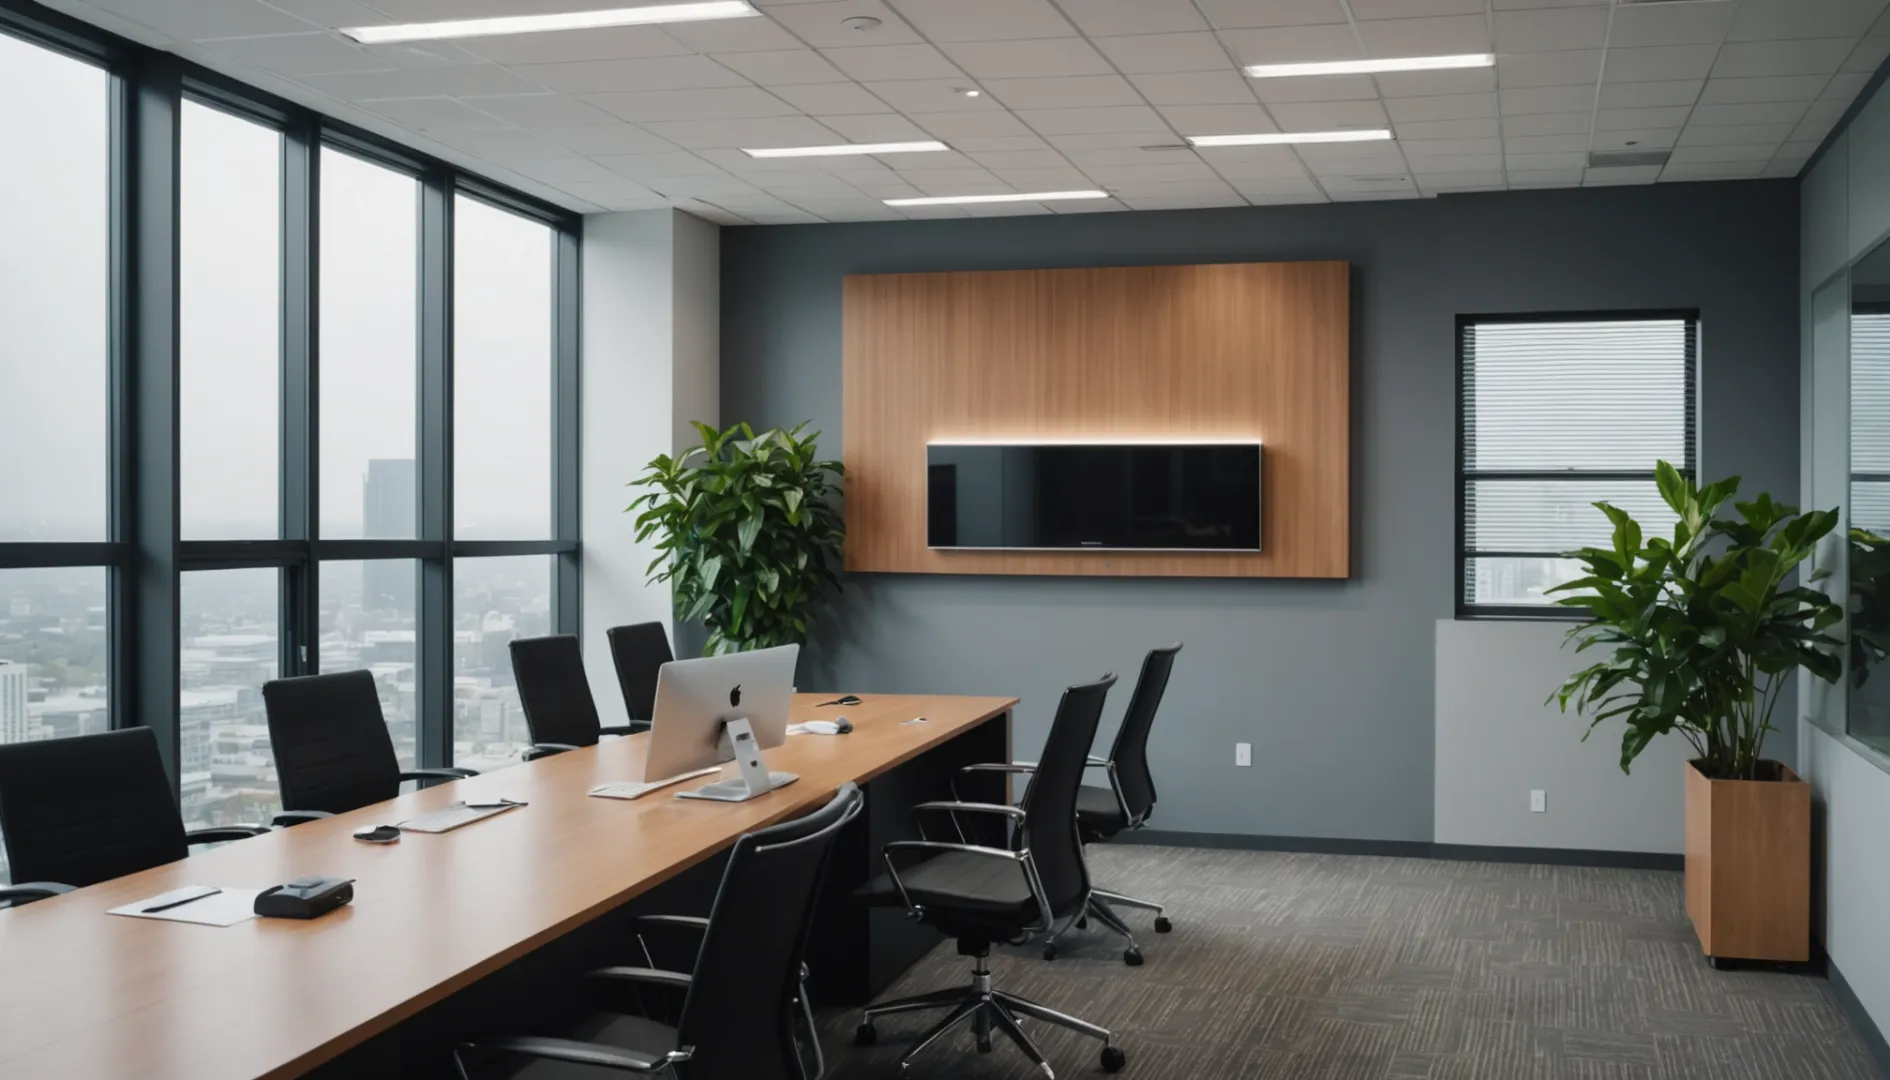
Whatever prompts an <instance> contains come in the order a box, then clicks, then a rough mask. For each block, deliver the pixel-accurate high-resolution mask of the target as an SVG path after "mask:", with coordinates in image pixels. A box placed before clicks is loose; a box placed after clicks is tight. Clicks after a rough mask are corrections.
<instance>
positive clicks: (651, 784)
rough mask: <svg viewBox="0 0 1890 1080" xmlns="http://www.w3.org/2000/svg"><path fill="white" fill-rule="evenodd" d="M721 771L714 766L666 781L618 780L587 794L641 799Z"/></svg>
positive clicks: (598, 786) (605, 797) (601, 785)
mask: <svg viewBox="0 0 1890 1080" xmlns="http://www.w3.org/2000/svg"><path fill="white" fill-rule="evenodd" d="M721 771H722V767H721V766H720V765H714V766H711V767H709V768H707V769H697V770H695V771H694V772H686V773H683V774H681V775H679V776H672V777H670V778H669V779H667V780H647V781H636V780H619V781H617V782H616V783H614V784H599V785H597V786H596V787H594V788H592V789H591V790H590V791H589V792H588V794H590V795H594V796H596V797H597V798H600V799H641V798H642V797H643V796H645V795H648V794H649V793H650V792H652V791H655V790H656V789H658V788H666V787H668V786H669V785H671V784H680V783H682V782H683V781H684V780H694V779H695V778H696V777H698V776H708V775H711V774H713V773H719V772H721Z"/></svg>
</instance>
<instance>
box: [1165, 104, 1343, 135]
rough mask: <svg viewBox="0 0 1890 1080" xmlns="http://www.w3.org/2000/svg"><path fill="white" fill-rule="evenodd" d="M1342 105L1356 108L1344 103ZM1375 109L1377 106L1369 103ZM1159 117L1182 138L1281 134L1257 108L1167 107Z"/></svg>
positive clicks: (1263, 111)
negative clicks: (1260, 133) (1262, 133)
mask: <svg viewBox="0 0 1890 1080" xmlns="http://www.w3.org/2000/svg"><path fill="white" fill-rule="evenodd" d="M1343 104H1357V103H1355V102H1344V103H1343ZM1369 104H1370V105H1371V106H1372V108H1374V109H1375V108H1377V107H1378V103H1377V102H1370V103H1369ZM1161 114H1162V115H1163V116H1164V117H1167V119H1168V123H1169V126H1171V127H1173V128H1174V129H1175V131H1177V132H1179V133H1180V134H1182V135H1184V136H1185V135H1247V134H1252V133H1255V132H1262V131H1278V130H1280V129H1279V127H1278V125H1276V124H1275V123H1274V122H1273V120H1272V119H1270V118H1269V117H1268V116H1267V110H1265V109H1262V108H1261V107H1260V106H1258V105H1166V106H1163V107H1162V109H1161Z"/></svg>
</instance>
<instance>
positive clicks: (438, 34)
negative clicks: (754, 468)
mask: <svg viewBox="0 0 1890 1080" xmlns="http://www.w3.org/2000/svg"><path fill="white" fill-rule="evenodd" d="M760 14H761V12H759V11H756V10H755V9H754V7H752V6H751V5H750V4H748V3H747V0H708V2H705V3H694V4H658V5H655V6H648V7H627V8H610V9H608V10H604V11H571V12H566V13H564V14H560V15H508V16H503V17H500V18H493V19H453V20H451V21H447V22H424V23H398V24H396V25H393V26H351V27H343V28H342V30H341V32H342V33H343V34H346V35H347V36H349V37H351V38H353V39H354V40H356V41H358V42H360V43H361V44H363V45H387V44H392V43H393V42H397V41H440V40H442V39H445V38H473V37H501V36H504V35H507V34H542V33H545V32H547V31H552V30H597V29H600V28H603V27H606V26H647V25H650V24H653V23H678V22H702V21H705V20H709V19H745V18H748V17H749V16H753V15H760Z"/></svg>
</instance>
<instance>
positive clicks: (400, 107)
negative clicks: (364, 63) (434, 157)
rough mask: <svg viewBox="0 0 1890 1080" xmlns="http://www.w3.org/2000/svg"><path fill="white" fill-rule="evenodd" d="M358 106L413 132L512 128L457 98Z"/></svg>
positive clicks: (374, 102) (364, 103)
mask: <svg viewBox="0 0 1890 1080" xmlns="http://www.w3.org/2000/svg"><path fill="white" fill-rule="evenodd" d="M361 106H362V107H363V108H365V109H367V110H369V111H370V112H373V113H375V114H376V115H379V116H384V117H386V118H387V119H389V120H392V121H393V122H394V123H396V124H399V125H400V126H402V127H407V128H412V129H414V130H415V131H441V130H445V129H450V128H509V127H512V126H513V125H512V124H511V123H510V122H508V121H505V120H501V119H499V118H497V117H495V116H492V115H490V114H488V113H483V112H480V111H479V110H478V109H475V108H473V107H472V106H470V105H468V104H466V103H465V102H463V101H460V100H458V99H457V98H449V97H423V98H395V99H393V100H391V101H364V102H362V103H361Z"/></svg>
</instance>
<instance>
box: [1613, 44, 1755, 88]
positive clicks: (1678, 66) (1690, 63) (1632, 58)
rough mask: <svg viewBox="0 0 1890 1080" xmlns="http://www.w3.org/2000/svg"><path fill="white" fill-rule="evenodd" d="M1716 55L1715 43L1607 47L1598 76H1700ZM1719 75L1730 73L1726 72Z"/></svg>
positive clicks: (1615, 79)
mask: <svg viewBox="0 0 1890 1080" xmlns="http://www.w3.org/2000/svg"><path fill="white" fill-rule="evenodd" d="M1718 55H1719V46H1717V45H1657V46H1653V47H1651V48H1646V49H1609V50H1608V60H1607V64H1606V68H1605V70H1604V72H1603V74H1602V78H1603V79H1604V80H1605V81H1607V82H1676V81H1680V80H1688V79H1704V78H1706V75H1707V73H1708V72H1710V71H1712V70H1713V59H1714V57H1716V56H1718ZM1723 74H1731V73H1730V72H1727V73H1723Z"/></svg>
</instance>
